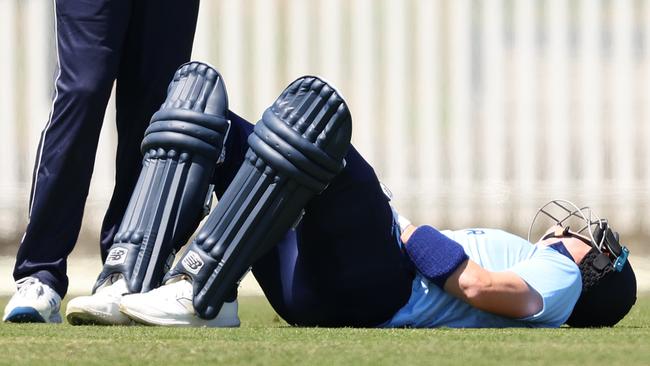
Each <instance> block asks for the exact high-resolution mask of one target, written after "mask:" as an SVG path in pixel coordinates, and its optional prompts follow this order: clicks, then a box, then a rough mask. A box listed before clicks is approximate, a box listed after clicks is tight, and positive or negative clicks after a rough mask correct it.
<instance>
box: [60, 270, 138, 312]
mask: <svg viewBox="0 0 650 366" xmlns="http://www.w3.org/2000/svg"><path fill="white" fill-rule="evenodd" d="M127 293H129V289H128V288H127V286H126V280H124V277H123V276H122V274H119V273H114V274H112V275H110V276H108V278H107V279H106V281H104V283H103V284H102V285H101V286H100V287H98V288H97V291H95V293H94V294H93V295H90V296H79V297H75V298H74V299H72V300H70V302H68V307H67V308H66V311H65V317H66V319H68V323H70V324H72V325H86V324H96V325H128V324H131V323H132V322H131V319H130V318H129V317H128V316H126V315H124V314H122V313H121V312H120V300H121V299H122V295H124V294H127Z"/></svg>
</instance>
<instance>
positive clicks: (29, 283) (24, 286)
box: [16, 277, 45, 297]
mask: <svg viewBox="0 0 650 366" xmlns="http://www.w3.org/2000/svg"><path fill="white" fill-rule="evenodd" d="M16 288H17V290H18V293H19V294H21V295H22V296H25V297H26V296H28V295H32V296H35V297H40V296H43V293H44V292H45V290H44V289H43V284H42V283H41V281H39V280H38V279H37V278H34V277H25V278H21V279H20V280H18V281H16Z"/></svg>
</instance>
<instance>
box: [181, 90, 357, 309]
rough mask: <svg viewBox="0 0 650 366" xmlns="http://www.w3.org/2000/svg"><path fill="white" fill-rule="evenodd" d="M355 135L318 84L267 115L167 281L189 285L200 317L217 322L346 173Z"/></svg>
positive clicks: (330, 93)
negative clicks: (260, 262)
mask: <svg viewBox="0 0 650 366" xmlns="http://www.w3.org/2000/svg"><path fill="white" fill-rule="evenodd" d="M351 132H352V126H351V117H350V113H349V111H348V108H347V105H346V104H345V102H344V101H343V99H342V98H341V97H340V96H339V94H338V93H337V92H336V91H335V90H334V89H333V88H332V87H331V86H329V85H327V84H326V83H325V82H323V81H322V80H320V79H318V78H315V77H303V78H300V79H298V80H296V81H295V82H293V83H292V84H291V85H290V86H289V87H288V88H287V89H286V90H285V91H284V92H283V93H282V95H281V96H280V97H279V98H278V99H277V100H276V101H275V103H274V104H273V105H272V106H271V107H269V108H268V109H267V110H266V111H265V112H264V115H263V117H262V120H261V121H259V122H258V123H257V124H256V126H255V131H254V133H252V134H251V135H250V136H249V138H248V144H249V146H250V148H249V150H248V151H247V154H246V159H245V160H244V163H243V164H242V166H241V167H240V169H239V171H238V173H237V175H236V177H235V178H234V180H233V181H232V182H231V184H230V185H229V187H228V189H227V190H226V192H225V193H224V195H223V197H222V198H221V200H219V202H218V204H217V207H216V208H215V210H214V211H213V212H212V213H211V214H210V216H209V217H208V219H207V221H206V223H205V225H204V226H203V227H202V228H201V230H200V231H199V234H198V235H197V237H196V239H195V240H194V241H193V242H192V244H191V245H190V247H189V248H188V250H187V251H186V252H185V254H184V256H183V258H182V259H181V260H180V261H179V262H178V263H177V265H176V267H175V268H174V269H173V270H172V271H171V272H170V274H169V275H168V278H170V277H174V276H178V275H182V274H185V275H187V276H190V277H191V278H192V280H193V288H194V299H193V303H194V308H195V310H196V312H197V314H198V315H199V316H200V317H202V318H206V319H211V318H214V317H215V316H216V315H217V314H218V312H219V310H220V308H221V306H222V304H223V301H224V300H225V299H226V296H228V294H229V293H230V291H231V289H232V286H233V285H234V284H235V283H236V282H237V281H238V280H239V279H240V278H241V277H242V276H243V275H244V273H245V272H246V271H247V269H248V268H249V267H250V266H251V264H252V263H253V261H254V260H255V259H256V258H258V257H259V256H261V255H262V254H263V253H265V252H266V251H268V250H269V249H270V248H272V247H273V246H274V245H276V244H277V242H278V241H279V240H280V239H281V238H282V237H283V236H284V235H285V234H286V232H287V230H289V229H290V227H291V225H292V224H293V223H295V222H296V220H297V219H298V217H299V216H300V214H301V212H302V210H303V208H304V207H305V205H306V204H307V202H308V201H309V200H310V199H311V198H312V197H313V196H314V195H316V194H318V193H320V192H322V191H323V190H324V189H325V188H326V187H327V186H328V184H329V183H330V181H331V180H332V178H334V177H335V176H336V175H337V174H338V173H339V172H340V171H341V169H343V166H344V160H343V158H344V156H345V154H346V153H347V150H348V148H349V146H350V137H351Z"/></svg>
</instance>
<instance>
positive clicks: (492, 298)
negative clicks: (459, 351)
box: [401, 225, 542, 318]
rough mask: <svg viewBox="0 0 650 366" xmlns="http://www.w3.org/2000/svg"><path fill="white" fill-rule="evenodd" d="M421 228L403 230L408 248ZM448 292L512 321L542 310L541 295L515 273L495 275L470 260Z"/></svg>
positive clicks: (456, 273)
mask: <svg viewBox="0 0 650 366" xmlns="http://www.w3.org/2000/svg"><path fill="white" fill-rule="evenodd" d="M417 229H418V228H417V227H416V226H413V225H409V226H408V227H406V228H405V229H404V230H403V231H402V235H401V239H402V242H403V243H406V244H405V245H406V246H407V248H408V241H409V239H411V236H413V233H414V232H415V231H416V230H417ZM433 245H435V244H433ZM407 251H408V249H407ZM432 253H433V252H432ZM432 255H433V254H432ZM444 290H445V291H446V292H447V293H449V294H451V295H453V296H455V297H457V298H459V299H461V300H463V301H465V302H466V303H468V304H470V305H472V306H474V307H475V308H477V309H480V310H484V311H488V312H491V313H494V314H498V315H502V316H506V317H510V318H523V317H526V316H529V315H532V314H535V313H537V312H538V311H539V310H541V308H542V300H541V298H540V296H539V295H538V294H537V293H536V292H535V291H534V290H533V289H531V288H530V287H529V286H528V284H526V282H525V281H524V280H522V279H521V278H520V277H519V276H517V275H516V274H515V273H513V272H491V271H488V270H486V269H484V268H482V267H481V266H479V265H478V264H477V263H475V262H473V261H472V260H469V259H467V260H464V261H463V262H462V263H461V264H460V265H459V266H458V267H457V268H456V269H455V270H454V272H453V273H451V275H450V276H449V277H448V278H447V279H446V280H445V281H444Z"/></svg>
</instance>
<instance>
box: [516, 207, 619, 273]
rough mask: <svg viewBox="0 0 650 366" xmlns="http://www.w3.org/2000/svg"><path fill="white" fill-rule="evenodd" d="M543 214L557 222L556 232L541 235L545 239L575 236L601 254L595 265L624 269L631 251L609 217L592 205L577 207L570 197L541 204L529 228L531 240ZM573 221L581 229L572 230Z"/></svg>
mask: <svg viewBox="0 0 650 366" xmlns="http://www.w3.org/2000/svg"><path fill="white" fill-rule="evenodd" d="M544 218H546V219H550V220H551V222H552V223H553V224H555V225H557V226H558V229H557V230H555V231H554V232H550V233H548V234H546V235H544V236H542V238H541V239H542V240H544V239H548V238H558V239H561V238H566V237H571V238H576V239H579V240H581V241H582V242H584V243H585V244H588V245H589V246H591V247H592V249H593V250H596V251H598V253H599V255H598V256H597V257H596V258H595V259H594V261H593V264H592V265H593V266H594V267H595V268H596V269H598V270H599V271H602V270H603V269H605V267H607V266H612V269H613V270H614V271H616V272H620V271H622V270H623V267H624V266H625V263H626V262H627V258H628V256H629V254H630V251H629V250H628V249H627V248H626V247H625V246H622V245H621V244H620V242H619V235H618V233H617V232H615V231H613V230H612V229H611V227H610V226H609V223H608V221H607V219H602V218H600V217H599V216H598V215H596V214H595V213H594V212H593V211H592V209H591V207H589V206H585V207H582V208H581V207H578V206H577V205H576V204H574V203H573V202H571V201H567V200H561V199H558V200H552V201H549V202H548V203H546V204H545V205H543V206H542V207H540V209H539V210H537V213H536V214H535V217H533V221H532V222H531V223H530V227H529V228H528V241H529V242H532V241H531V235H532V234H533V231H534V230H535V229H539V226H540V224H541V223H542V222H543V221H547V220H543V219H544ZM570 225H576V226H575V227H577V228H578V229H577V230H575V231H572V230H571V227H570Z"/></svg>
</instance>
